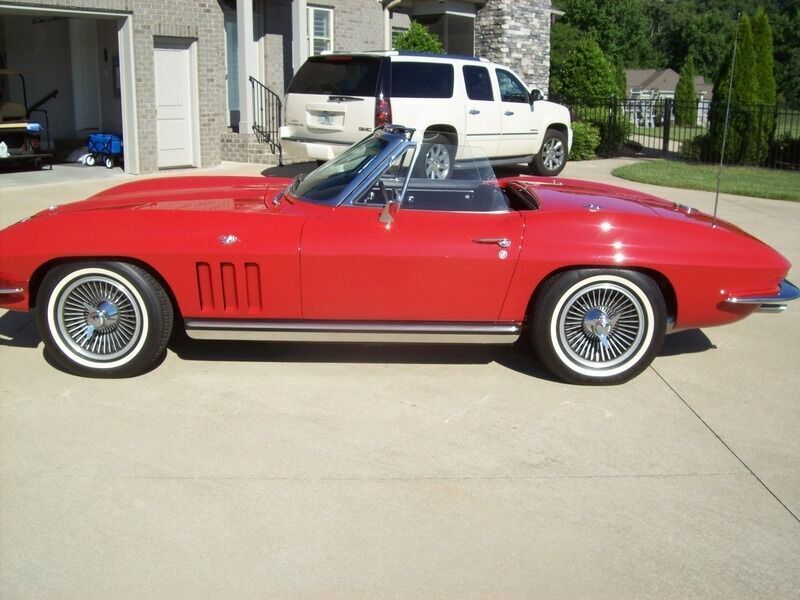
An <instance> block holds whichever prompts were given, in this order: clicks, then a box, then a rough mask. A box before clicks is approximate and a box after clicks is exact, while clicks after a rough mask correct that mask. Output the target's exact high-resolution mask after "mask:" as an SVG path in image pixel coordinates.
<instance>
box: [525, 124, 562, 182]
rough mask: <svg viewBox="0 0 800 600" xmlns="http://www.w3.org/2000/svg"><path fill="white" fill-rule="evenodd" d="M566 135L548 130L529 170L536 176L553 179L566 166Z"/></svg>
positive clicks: (555, 130) (554, 130) (556, 130)
mask: <svg viewBox="0 0 800 600" xmlns="http://www.w3.org/2000/svg"><path fill="white" fill-rule="evenodd" d="M567 153H568V152H567V135H566V134H565V133H564V132H563V131H559V130H558V129H548V130H547V132H546V133H545V134H544V140H542V147H541V148H539V153H538V154H536V156H534V157H533V162H532V163H531V168H532V169H533V171H534V172H535V173H536V174H537V175H544V176H545V177H555V176H556V175H558V174H559V173H561V171H563V170H564V167H565V166H566V164H567Z"/></svg>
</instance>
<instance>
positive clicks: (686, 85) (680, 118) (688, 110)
mask: <svg viewBox="0 0 800 600" xmlns="http://www.w3.org/2000/svg"><path fill="white" fill-rule="evenodd" d="M674 112H675V123H676V124H677V125H688V126H690V127H694V126H695V125H697V93H696V92H695V89H694V61H692V57H691V56H688V57H687V58H686V62H684V63H683V68H682V69H681V78H680V79H679V80H678V85H677V87H676V88H675V111H674Z"/></svg>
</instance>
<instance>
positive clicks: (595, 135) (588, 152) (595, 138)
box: [569, 122, 600, 160]
mask: <svg viewBox="0 0 800 600" xmlns="http://www.w3.org/2000/svg"><path fill="white" fill-rule="evenodd" d="M599 145H600V130H599V129H598V128H597V127H595V126H594V125H592V124H591V123H582V122H578V123H573V124H572V150H570V152H569V159H570V160H588V159H590V158H594V156H595V152H596V151H597V147H598V146H599Z"/></svg>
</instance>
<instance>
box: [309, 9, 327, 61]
mask: <svg viewBox="0 0 800 600" xmlns="http://www.w3.org/2000/svg"><path fill="white" fill-rule="evenodd" d="M306 11H307V13H306V28H307V30H308V31H307V34H308V54H309V55H310V56H314V55H316V54H321V53H322V52H325V51H326V50H333V9H330V8H322V7H320V6H308V7H307V8H306Z"/></svg>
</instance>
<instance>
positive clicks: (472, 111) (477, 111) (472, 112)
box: [469, 108, 481, 115]
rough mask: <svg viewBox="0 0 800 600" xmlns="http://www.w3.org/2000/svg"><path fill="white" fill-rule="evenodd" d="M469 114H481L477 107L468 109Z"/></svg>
mask: <svg viewBox="0 0 800 600" xmlns="http://www.w3.org/2000/svg"><path fill="white" fill-rule="evenodd" d="M469 114H471V115H479V114H481V111H479V110H478V109H477V108H473V109H472V110H470V111H469Z"/></svg>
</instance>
